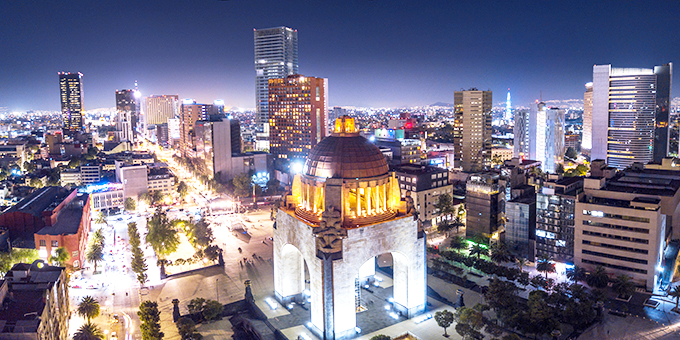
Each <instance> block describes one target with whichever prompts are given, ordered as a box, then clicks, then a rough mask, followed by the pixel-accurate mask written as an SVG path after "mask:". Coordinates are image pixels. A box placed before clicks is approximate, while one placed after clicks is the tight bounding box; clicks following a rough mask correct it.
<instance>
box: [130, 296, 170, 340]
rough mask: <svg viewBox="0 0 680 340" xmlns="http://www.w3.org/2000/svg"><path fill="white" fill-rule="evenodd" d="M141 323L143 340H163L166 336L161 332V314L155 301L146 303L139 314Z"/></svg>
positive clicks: (141, 306)
mask: <svg viewBox="0 0 680 340" xmlns="http://www.w3.org/2000/svg"><path fill="white" fill-rule="evenodd" d="M137 315H138V316H139V320H140V321H141V323H142V324H141V325H140V327H139V328H140V329H141V331H142V340H162V339H163V337H164V336H165V334H164V333H163V332H161V317H160V315H161V312H160V311H159V310H158V303H156V302H155V301H144V302H142V303H141V304H140V305H139V311H138V312H137Z"/></svg>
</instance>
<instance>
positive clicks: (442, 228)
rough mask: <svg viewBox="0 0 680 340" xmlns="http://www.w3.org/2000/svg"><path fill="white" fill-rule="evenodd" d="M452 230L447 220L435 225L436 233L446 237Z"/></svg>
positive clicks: (451, 225) (451, 224)
mask: <svg viewBox="0 0 680 340" xmlns="http://www.w3.org/2000/svg"><path fill="white" fill-rule="evenodd" d="M452 229H453V223H451V222H449V221H448V220H442V221H441V222H439V224H437V231H439V232H440V233H443V234H444V235H446V237H449V232H450V231H451V230H452Z"/></svg>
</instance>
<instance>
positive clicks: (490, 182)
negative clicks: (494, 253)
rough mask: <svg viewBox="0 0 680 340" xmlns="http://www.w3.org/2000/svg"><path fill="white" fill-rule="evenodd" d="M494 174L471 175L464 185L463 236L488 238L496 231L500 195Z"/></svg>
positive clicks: (497, 178) (496, 176) (497, 180)
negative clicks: (465, 210) (465, 212)
mask: <svg viewBox="0 0 680 340" xmlns="http://www.w3.org/2000/svg"><path fill="white" fill-rule="evenodd" d="M499 177H500V176H499V175H498V174H496V173H484V174H472V175H470V176H469V177H468V180H467V183H466V185H465V206H466V208H467V214H466V223H465V226H466V227H465V236H466V237H483V238H490V237H492V236H493V234H494V233H496V231H498V226H499V218H500V215H499V213H500V210H499V202H500V199H501V198H500V197H499V195H502V193H501V192H500V189H499V185H498V182H499Z"/></svg>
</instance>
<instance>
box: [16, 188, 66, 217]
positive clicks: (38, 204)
mask: <svg viewBox="0 0 680 340" xmlns="http://www.w3.org/2000/svg"><path fill="white" fill-rule="evenodd" d="M72 192H73V191H72V190H69V189H66V188H63V187H44V188H40V189H38V190H36V191H34V192H33V193H31V194H30V195H28V196H27V197H25V198H24V199H22V200H21V201H19V203H17V204H16V205H14V206H13V207H11V208H9V209H7V210H6V211H5V212H4V213H9V212H15V211H20V212H23V213H26V214H30V215H33V216H37V217H40V216H41V215H42V212H43V211H45V210H46V209H48V208H50V207H52V206H54V207H56V205H59V203H61V202H62V201H63V200H64V199H65V198H66V197H68V195H70V194H71V193H72ZM55 203H56V205H55Z"/></svg>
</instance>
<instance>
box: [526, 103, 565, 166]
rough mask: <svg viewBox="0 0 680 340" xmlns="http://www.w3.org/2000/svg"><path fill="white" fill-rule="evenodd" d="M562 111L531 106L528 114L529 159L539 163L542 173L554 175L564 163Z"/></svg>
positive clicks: (538, 105)
mask: <svg viewBox="0 0 680 340" xmlns="http://www.w3.org/2000/svg"><path fill="white" fill-rule="evenodd" d="M564 152H565V149H564V110H562V109H557V108H548V107H547V106H546V105H545V103H543V102H541V103H537V104H532V105H531V110H530V112H529V158H530V159H533V160H537V161H540V162H541V167H542V169H543V171H545V172H550V173H555V172H556V171H557V165H558V164H562V163H563V162H564Z"/></svg>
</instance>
